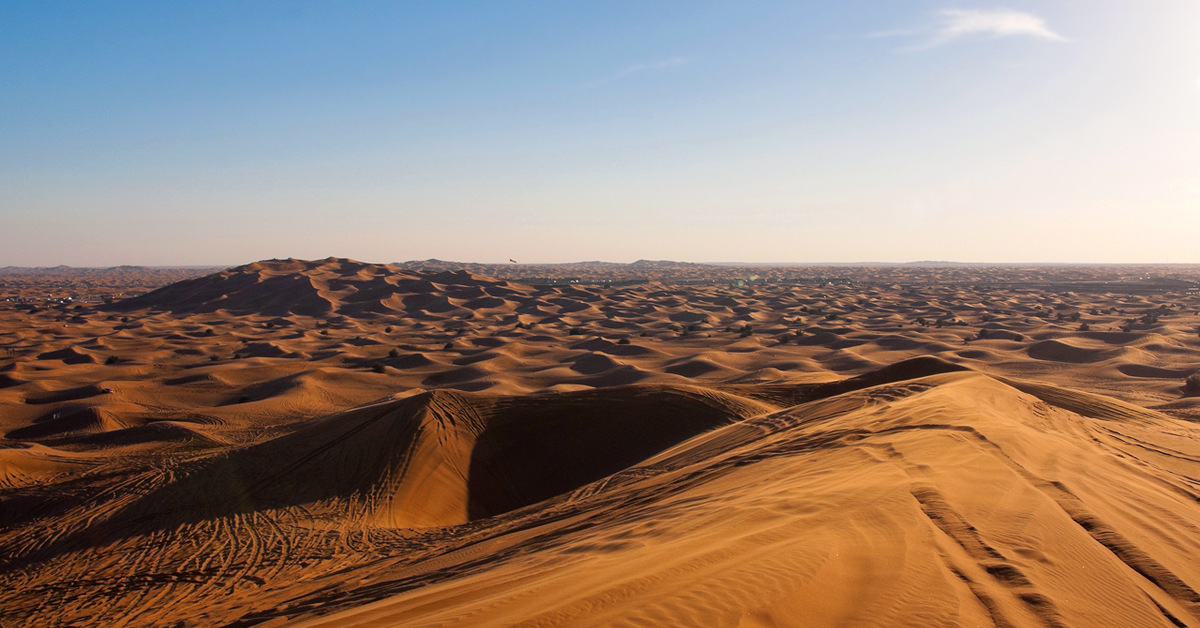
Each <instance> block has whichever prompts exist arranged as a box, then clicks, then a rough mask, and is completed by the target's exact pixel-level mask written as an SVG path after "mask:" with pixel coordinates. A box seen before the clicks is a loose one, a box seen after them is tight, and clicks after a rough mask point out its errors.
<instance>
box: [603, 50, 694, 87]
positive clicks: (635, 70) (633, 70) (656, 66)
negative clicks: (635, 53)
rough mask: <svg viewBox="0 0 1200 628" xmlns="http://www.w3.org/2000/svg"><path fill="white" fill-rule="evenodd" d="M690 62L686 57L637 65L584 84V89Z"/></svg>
mask: <svg viewBox="0 0 1200 628" xmlns="http://www.w3.org/2000/svg"><path fill="white" fill-rule="evenodd" d="M688 61H690V59H687V58H686V57H671V58H669V59H663V60H661V61H655V62H653V63H635V64H633V65H631V66H627V67H624V68H621V69H620V70H617V71H616V72H613V73H612V74H609V75H608V76H606V77H604V78H599V79H596V80H594V81H588V82H587V83H584V84H583V87H599V86H601V85H604V84H606V83H612V82H613V81H619V80H621V79H623V78H628V77H630V76H633V75H634V74H640V73H642V72H653V71H658V70H666V69H668V68H673V67H677V66H681V65H684V64H685V63H687V62H688Z"/></svg>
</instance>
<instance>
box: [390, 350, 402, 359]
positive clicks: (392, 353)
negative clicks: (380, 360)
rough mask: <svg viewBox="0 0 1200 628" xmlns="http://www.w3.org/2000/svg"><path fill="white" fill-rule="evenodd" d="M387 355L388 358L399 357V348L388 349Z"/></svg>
mask: <svg viewBox="0 0 1200 628" xmlns="http://www.w3.org/2000/svg"><path fill="white" fill-rule="evenodd" d="M388 357H389V358H396V357H400V350H399V349H392V350H391V351H388Z"/></svg>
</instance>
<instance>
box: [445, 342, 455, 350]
mask: <svg viewBox="0 0 1200 628" xmlns="http://www.w3.org/2000/svg"><path fill="white" fill-rule="evenodd" d="M442 348H443V349H445V350H446V351H449V350H451V349H453V348H454V341H453V340H452V341H450V342H447V343H446V344H444V345H442Z"/></svg>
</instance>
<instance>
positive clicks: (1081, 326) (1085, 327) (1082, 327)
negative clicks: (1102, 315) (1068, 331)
mask: <svg viewBox="0 0 1200 628" xmlns="http://www.w3.org/2000/svg"><path fill="white" fill-rule="evenodd" d="M1091 328H1092V326H1091V325H1088V324H1087V322H1086V321H1085V322H1083V323H1080V324H1079V331H1089V330H1091Z"/></svg>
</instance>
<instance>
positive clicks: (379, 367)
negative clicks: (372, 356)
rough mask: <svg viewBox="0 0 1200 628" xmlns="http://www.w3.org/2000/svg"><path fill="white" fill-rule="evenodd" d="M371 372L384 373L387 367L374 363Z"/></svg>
mask: <svg viewBox="0 0 1200 628" xmlns="http://www.w3.org/2000/svg"><path fill="white" fill-rule="evenodd" d="M371 370H372V371H375V372H376V373H386V372H387V367H386V366H384V365H383V364H382V363H379V362H376V363H375V365H374V366H372V367H371Z"/></svg>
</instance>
